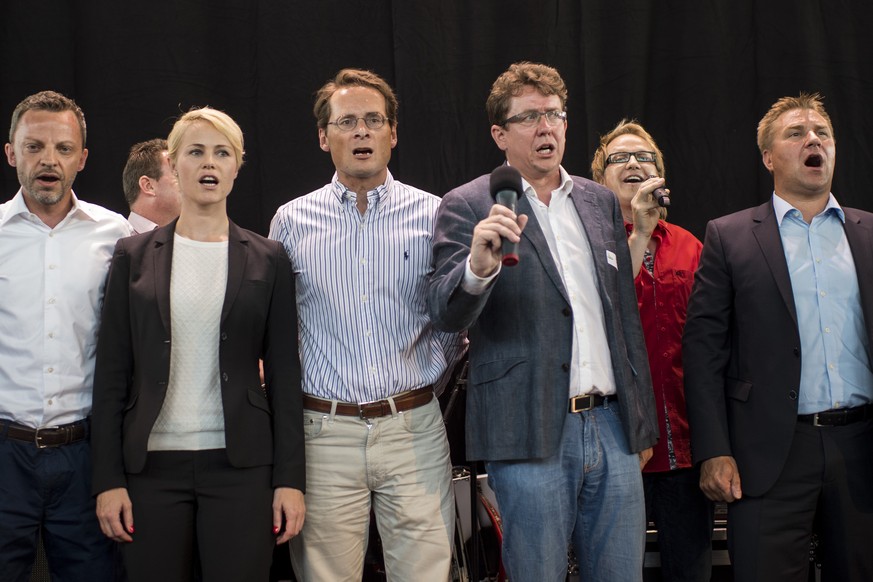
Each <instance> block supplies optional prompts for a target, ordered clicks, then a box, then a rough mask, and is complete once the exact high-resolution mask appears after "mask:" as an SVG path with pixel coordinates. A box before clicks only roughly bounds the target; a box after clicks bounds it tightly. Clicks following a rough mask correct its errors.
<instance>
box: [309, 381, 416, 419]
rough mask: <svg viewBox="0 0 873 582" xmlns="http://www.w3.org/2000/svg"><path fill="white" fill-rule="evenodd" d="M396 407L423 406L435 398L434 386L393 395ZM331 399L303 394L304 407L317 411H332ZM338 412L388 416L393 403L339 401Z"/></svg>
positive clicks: (381, 401)
mask: <svg viewBox="0 0 873 582" xmlns="http://www.w3.org/2000/svg"><path fill="white" fill-rule="evenodd" d="M393 400H394V407H395V408H396V409H397V412H403V411H404V410H412V409H413V408H418V407H419V406H423V405H425V404H427V403H428V402H430V401H431V400H433V386H425V387H424V388H416V389H415V390H410V391H409V392H403V393H401V394H398V395H397V396H394V397H393ZM331 402H332V401H330V400H324V399H323V398H316V397H315V396H310V395H309V394H304V395H303V408H306V409H308V410H314V411H315V412H326V413H328V414H329V413H330V408H331ZM336 413H337V414H339V415H340V416H358V417H360V418H378V417H380V416H388V415H389V414H391V404H390V403H389V402H388V401H387V400H375V401H373V402H362V403H360V404H353V403H350V402H337V403H336Z"/></svg>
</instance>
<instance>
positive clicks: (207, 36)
mask: <svg viewBox="0 0 873 582" xmlns="http://www.w3.org/2000/svg"><path fill="white" fill-rule="evenodd" d="M871 37H873V7H871V5H870V3H869V2H868V0H857V1H854V2H853V1H849V0H791V1H786V0H739V1H738V0H734V1H727V0H582V1H578V0H577V1H570V0H524V1H519V0H306V1H301V0H131V1H121V0H3V2H2V3H0V55H2V60H0V119H2V123H0V131H2V132H3V135H4V138H5V136H6V135H7V132H8V127H9V126H8V123H9V117H10V115H11V112H12V109H13V108H14V106H15V104H16V103H18V101H20V100H21V99H22V98H23V97H24V96H26V95H28V94H30V93H33V92H36V91H39V90H42V89H55V90H58V91H61V92H63V93H65V94H67V95H69V96H71V97H73V98H75V99H76V100H77V101H78V102H79V104H80V105H81V106H82V108H83V109H84V110H85V115H86V118H87V121H88V134H89V135H88V147H89V149H90V157H89V159H88V164H87V167H86V168H85V170H84V171H83V172H82V173H81V174H80V175H79V177H78V179H77V181H76V185H75V189H76V192H77V194H78V195H79V196H80V197H81V198H82V199H84V200H88V201H91V202H97V203H99V204H102V205H104V206H107V207H109V208H112V209H114V210H117V211H119V212H123V213H126V212H127V209H126V206H125V204H124V201H123V197H122V194H121V169H122V167H123V165H124V161H125V157H126V153H127V149H128V148H129V146H130V145H131V144H132V143H134V142H136V141H140V140H144V139H148V138H152V137H156V136H165V135H166V134H167V133H168V131H169V128H170V126H171V125H172V121H173V119H174V117H176V116H178V115H179V114H180V112H182V111H185V110H187V109H189V108H190V107H192V106H194V105H207V104H208V105H212V106H214V107H218V108H220V109H223V110H225V111H227V112H228V113H229V114H230V115H232V116H233V117H234V118H235V119H236V120H237V121H238V122H239V123H240V125H241V126H242V128H243V131H244V132H245V137H246V150H247V163H246V166H245V167H244V168H243V170H242V171H241V173H240V176H239V178H238V180H237V183H236V186H235V188H234V192H233V194H232V195H231V198H230V202H229V211H230V215H231V217H232V218H233V219H234V220H235V221H236V222H238V223H239V224H241V225H242V226H245V227H248V228H251V229H253V230H256V231H258V232H262V233H266V230H267V228H268V225H269V221H270V218H271V217H272V215H273V213H274V211H275V209H276V208H277V207H278V206H279V205H280V204H281V203H283V202H285V201H286V200H288V199H290V198H294V197H296V196H299V195H301V194H304V193H306V192H308V191H310V190H312V189H314V188H316V187H318V186H320V185H322V184H324V183H326V182H327V181H328V180H329V179H330V176H331V174H332V171H333V167H332V164H331V162H330V158H329V156H328V154H325V153H324V152H322V151H321V150H320V149H319V148H318V145H317V135H316V129H315V122H314V118H313V117H312V113H311V109H312V98H313V93H314V91H315V90H316V89H317V88H318V87H319V86H321V84H322V83H323V82H324V81H325V80H327V79H328V78H329V77H331V76H332V75H333V74H334V73H335V72H336V71H337V70H338V69H340V68H342V67H347V66H354V67H363V68H369V69H372V70H374V71H375V72H377V73H379V74H380V75H382V76H384V77H385V78H386V79H388V80H389V82H390V83H391V84H392V85H393V86H394V87H395V88H396V90H397V93H398V96H399V98H400V102H401V106H400V113H399V117H400V122H399V129H398V131H399V144H398V147H397V149H395V151H394V155H393V158H392V161H391V166H390V167H391V171H392V172H393V173H394V175H395V177H397V178H398V179H400V180H401V181H404V182H407V183H409V184H412V185H415V186H418V187H421V188H424V189H426V190H429V191H432V192H434V193H436V194H440V195H441V194H443V193H445V192H446V191H448V190H449V189H451V188H452V187H454V186H457V185H459V184H461V183H463V182H465V181H467V180H469V179H472V178H473V177H475V176H477V175H479V174H482V173H485V172H488V171H490V170H491V169H492V168H493V167H494V166H496V165H497V164H498V163H499V162H500V160H501V157H500V153H499V152H498V150H497V148H496V147H495V146H494V144H493V142H492V141H491V138H490V134H489V127H488V122H487V118H486V115H485V112H484V102H485V97H486V96H487V93H488V90H489V88H490V85H491V83H492V82H493V80H494V79H495V78H496V76H497V75H498V74H499V73H500V72H501V71H503V70H504V69H505V68H506V67H507V65H509V64H510V63H512V62H514V61H517V60H532V61H539V62H544V63H548V64H551V65H553V66H555V67H556V68H557V69H558V70H559V71H560V72H561V74H562V75H563V77H564V79H565V80H566V82H567V85H568V88H569V92H570V100H569V103H568V109H569V115H570V117H569V120H570V121H569V130H568V137H567V141H568V147H567V150H566V154H565V158H564V165H565V167H566V168H567V169H568V170H569V171H570V172H571V173H574V174H579V175H583V176H587V175H589V169H588V168H589V163H590V159H591V155H592V154H593V151H594V147H595V146H596V143H597V136H598V135H599V134H600V133H602V132H604V131H606V130H607V129H609V128H610V127H612V126H613V125H614V124H615V123H616V122H617V121H618V120H619V119H620V118H622V117H625V116H630V117H636V118H638V119H639V120H640V121H641V122H642V123H643V124H644V125H646V127H647V128H648V129H649V130H650V131H651V133H652V134H653V135H654V136H655V138H656V139H657V140H658V143H659V145H660V146H661V148H662V149H663V150H664V152H665V157H666V163H667V178H668V184H669V186H670V187H671V189H672V191H673V200H674V206H673V208H672V209H671V211H670V213H671V220H672V221H673V222H676V223H678V224H681V225H684V226H686V227H687V228H689V229H690V230H692V231H693V232H695V233H696V234H698V236H702V233H703V229H704V226H705V223H706V221H707V220H709V219H710V218H713V217H716V216H720V215H722V214H726V213H728V212H732V211H734V210H738V209H740V208H743V207H747V206H751V205H753V204H757V203H758V202H760V201H763V200H764V199H766V197H767V196H769V194H770V192H771V191H772V182H771V180H770V178H769V176H768V174H767V173H766V171H765V170H764V168H763V166H762V165H761V162H760V156H759V155H758V152H757V148H756V146H755V129H756V124H757V121H758V120H759V119H760V117H761V116H762V115H763V113H764V112H765V111H766V110H767V108H768V106H769V105H770V104H771V103H772V102H773V101H775V100H776V99H777V98H779V97H781V96H783V95H788V94H797V93H798V92H799V91H801V90H805V91H820V92H821V93H823V94H824V95H825V97H826V100H825V105H826V106H827V108H828V110H829V112H830V114H831V117H832V119H833V122H834V126H835V133H836V136H837V144H838V148H837V149H838V152H839V156H838V163H837V169H836V178H835V181H834V192H835V194H836V195H837V197H838V199H839V200H840V202H841V203H842V204H844V205H847V206H856V207H860V208H865V209H867V210H873V200H871V195H870V191H869V174H870V171H871V167H873V151H871V140H870V136H871V130H873V108H871V104H873V39H871ZM4 141H5V139H4ZM17 187H18V186H17V180H16V178H15V173H14V171H13V169H12V168H10V167H8V166H7V165H6V164H5V163H4V164H2V180H0V201H5V200H7V199H9V198H11V197H12V196H13V195H14V194H15V192H16V190H17Z"/></svg>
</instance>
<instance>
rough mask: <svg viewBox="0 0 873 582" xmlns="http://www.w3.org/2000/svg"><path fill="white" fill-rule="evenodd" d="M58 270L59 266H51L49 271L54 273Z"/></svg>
mask: <svg viewBox="0 0 873 582" xmlns="http://www.w3.org/2000/svg"><path fill="white" fill-rule="evenodd" d="M57 268H58V266H57V265H49V270H50V271H54V270H55V269H57Z"/></svg>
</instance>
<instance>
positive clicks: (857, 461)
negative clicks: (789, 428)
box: [728, 421, 873, 582]
mask: <svg viewBox="0 0 873 582" xmlns="http://www.w3.org/2000/svg"><path fill="white" fill-rule="evenodd" d="M740 477H741V478H742V475H740ZM814 525H815V527H816V529H817V531H818V533H819V534H820V537H821V545H820V546H819V552H818V553H819V557H820V559H821V564H822V580H823V581H825V580H827V581H830V580H834V581H836V580H839V581H840V582H853V581H857V582H869V581H870V580H873V546H871V543H870V539H871V535H873V421H864V422H857V423H853V424H849V425H846V426H838V427H814V426H811V425H807V424H800V423H798V425H797V427H796V429H795V432H794V441H793V442H792V445H791V451H790V453H789V456H788V460H787V462H786V463H785V467H784V468H783V470H782V473H781V474H780V476H779V479H778V480H777V481H776V484H775V485H774V486H773V488H772V489H770V490H769V491H768V492H767V493H766V494H765V495H763V496H761V497H745V496H744V497H743V498H742V499H740V500H739V501H735V502H734V503H732V504H730V505H729V506H728V547H729V551H730V555H731V562H732V564H733V569H734V578H735V580H737V581H740V580H741V581H743V582H754V581H760V582H807V580H808V569H809V567H810V565H809V546H810V541H811V538H812V533H813V527H814Z"/></svg>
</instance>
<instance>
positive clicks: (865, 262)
mask: <svg viewBox="0 0 873 582" xmlns="http://www.w3.org/2000/svg"><path fill="white" fill-rule="evenodd" d="M843 212H845V214H846V224H845V226H844V228H845V231H846V240H848V241H849V248H851V249H852V258H853V259H854V261H855V274H856V276H857V277H858V290H859V293H860V294H861V311H862V312H863V313H864V324H865V326H866V329H867V338H868V340H869V342H868V343H869V344H870V345H871V351H873V232H871V230H870V226H869V225H865V224H863V223H862V222H861V218H860V216H859V215H858V214H857V213H856V212H855V211H854V210H852V209H851V208H844V209H843ZM867 357H868V358H870V360H871V361H873V354H868V355H867Z"/></svg>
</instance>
